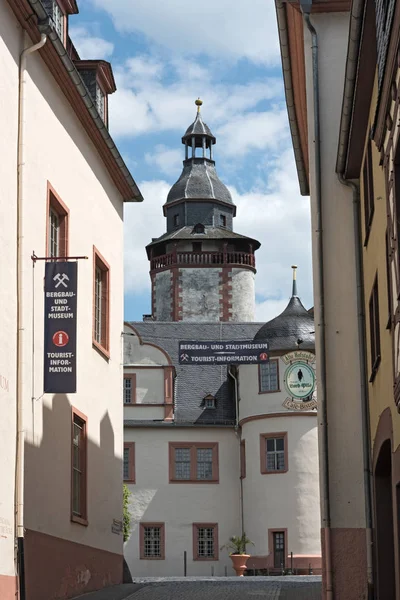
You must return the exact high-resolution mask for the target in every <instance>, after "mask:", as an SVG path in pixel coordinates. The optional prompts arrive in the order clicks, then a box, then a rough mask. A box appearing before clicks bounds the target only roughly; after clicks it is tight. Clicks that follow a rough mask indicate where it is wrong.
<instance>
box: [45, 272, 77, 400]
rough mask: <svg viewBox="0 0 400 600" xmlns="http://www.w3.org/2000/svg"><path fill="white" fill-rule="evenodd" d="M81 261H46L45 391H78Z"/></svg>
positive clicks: (68, 392) (51, 392)
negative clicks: (78, 289)
mask: <svg viewBox="0 0 400 600" xmlns="http://www.w3.org/2000/svg"><path fill="white" fill-rule="evenodd" d="M77 283H78V264H77V263H76V262H66V261H65V262H48V263H46V270H45V281H44V392H45V393H50V394H73V393H75V392H76V304H77Z"/></svg>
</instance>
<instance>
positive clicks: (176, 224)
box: [174, 215, 179, 227]
mask: <svg viewBox="0 0 400 600" xmlns="http://www.w3.org/2000/svg"><path fill="white" fill-rule="evenodd" d="M178 225H179V215H174V227H178Z"/></svg>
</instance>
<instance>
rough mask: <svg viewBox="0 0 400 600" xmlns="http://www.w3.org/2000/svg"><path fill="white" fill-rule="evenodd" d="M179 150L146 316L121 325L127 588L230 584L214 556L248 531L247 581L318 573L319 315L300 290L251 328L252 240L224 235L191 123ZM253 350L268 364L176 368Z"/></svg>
mask: <svg viewBox="0 0 400 600" xmlns="http://www.w3.org/2000/svg"><path fill="white" fill-rule="evenodd" d="M182 141H183V143H184V145H185V148H186V159H185V161H184V169H183V172H182V175H181V177H180V178H179V180H178V182H177V183H176V184H175V185H174V186H173V187H172V190H171V192H170V194H169V196H168V199H167V203H166V205H165V207H166V208H165V210H166V216H167V230H168V231H167V233H166V234H165V235H163V236H161V237H160V238H158V239H156V240H153V242H152V243H151V244H150V245H149V246H148V254H149V259H150V260H151V277H152V283H153V286H152V289H153V315H152V316H151V317H150V316H146V318H145V320H144V321H143V322H135V323H126V325H125V335H124V441H125V449H124V479H125V481H126V483H127V484H128V486H129V488H130V491H131V493H132V497H131V513H132V530H131V535H130V538H129V540H128V541H127V543H126V545H125V558H126V561H127V563H128V566H129V567H130V570H131V573H132V575H134V576H144V575H147V576H161V575H183V574H184V573H185V571H186V573H187V575H204V576H205V575H208V576H209V575H212V574H214V575H215V576H224V575H225V574H228V575H232V574H233V572H232V568H231V561H230V558H229V554H228V551H227V550H221V546H222V545H224V544H225V543H226V542H228V540H229V538H230V537H231V536H234V535H239V536H240V535H241V534H242V532H243V531H245V532H246V534H247V536H248V537H249V538H250V540H252V542H254V546H251V547H250V546H248V548H247V549H248V551H250V552H251V554H252V557H251V559H250V560H249V562H248V567H249V569H250V571H249V572H250V573H252V572H253V571H251V569H253V570H254V572H257V573H263V572H270V571H272V572H278V573H280V572H281V571H282V568H286V569H287V568H290V567H291V566H293V568H294V569H296V570H297V572H303V573H304V572H306V573H307V572H309V569H310V567H311V568H312V569H313V572H314V573H317V572H318V569H320V567H321V564H320V563H321V547H320V533H319V532H320V521H319V483H318V443H317V414H316V400H315V375H314V368H315V356H314V353H313V352H314V322H313V317H312V315H311V314H310V313H309V312H308V311H307V310H306V309H305V308H304V307H303V305H302V304H301V301H300V299H299V298H298V295H297V289H296V284H295V282H294V284H293V293H292V298H291V300H290V302H289V304H288V307H287V308H286V310H285V311H284V312H283V313H282V314H281V315H279V316H278V317H277V318H276V319H274V320H272V321H270V322H269V323H267V324H262V323H254V322H252V318H253V317H252V316H253V309H254V275H255V259H254V250H256V249H257V248H258V247H259V242H257V241H256V240H251V239H250V238H246V237H244V236H241V235H239V234H236V233H234V232H233V231H232V217H233V216H234V214H235V207H234V205H233V204H232V199H231V197H230V194H229V192H228V190H227V188H225V186H224V185H223V184H222V183H221V182H220V181H219V179H218V177H217V175H216V172H215V167H214V161H213V160H212V158H211V157H210V154H208V152H210V153H211V148H212V145H213V144H214V143H215V138H214V136H213V135H212V133H211V131H210V130H209V128H208V127H207V125H205V123H203V121H202V119H201V116H200V114H199V113H198V114H197V116H196V120H195V122H194V123H193V124H192V125H191V126H190V127H189V129H188V130H187V132H186V134H185V136H184V137H183V139H182ZM188 148H191V149H192V155H191V156H190V158H189V156H188V154H189V151H188ZM197 148H200V153H201V154H202V156H196V149H197ZM211 182H212V184H211ZM222 211H224V212H225V213H226V215H225V216H226V218H225V219H222V218H221V216H224V215H223V214H222ZM160 282H162V283H160ZM161 288H162V292H161V291H160V289H161ZM161 305H162V308H160V306H161ZM247 340H250V341H253V340H254V342H256V343H260V344H261V343H264V342H267V343H268V346H269V350H268V353H269V359H270V360H269V361H265V362H263V363H262V364H259V365H258V364H252V365H244V364H242V365H241V366H240V367H233V366H229V367H228V366H226V365H225V366H221V365H217V364H210V363H208V364H193V363H192V364H190V358H189V359H188V361H189V362H188V363H187V364H180V356H179V355H180V352H179V342H197V344H194V345H195V346H196V345H197V346H199V345H201V341H213V342H216V343H218V342H220V341H226V342H229V341H232V342H239V341H247ZM182 351H183V349H182ZM291 553H293V559H292V558H291Z"/></svg>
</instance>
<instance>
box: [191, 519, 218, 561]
mask: <svg viewBox="0 0 400 600" xmlns="http://www.w3.org/2000/svg"><path fill="white" fill-rule="evenodd" d="M193 536H194V544H193V546H194V548H193V550H194V556H193V558H194V560H218V525H217V524H216V523H194V524H193Z"/></svg>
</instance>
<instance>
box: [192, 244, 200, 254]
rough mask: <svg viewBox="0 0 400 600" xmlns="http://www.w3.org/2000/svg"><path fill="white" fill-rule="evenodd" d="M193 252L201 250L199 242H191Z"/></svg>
mask: <svg viewBox="0 0 400 600" xmlns="http://www.w3.org/2000/svg"><path fill="white" fill-rule="evenodd" d="M193 252H201V242H193Z"/></svg>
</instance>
